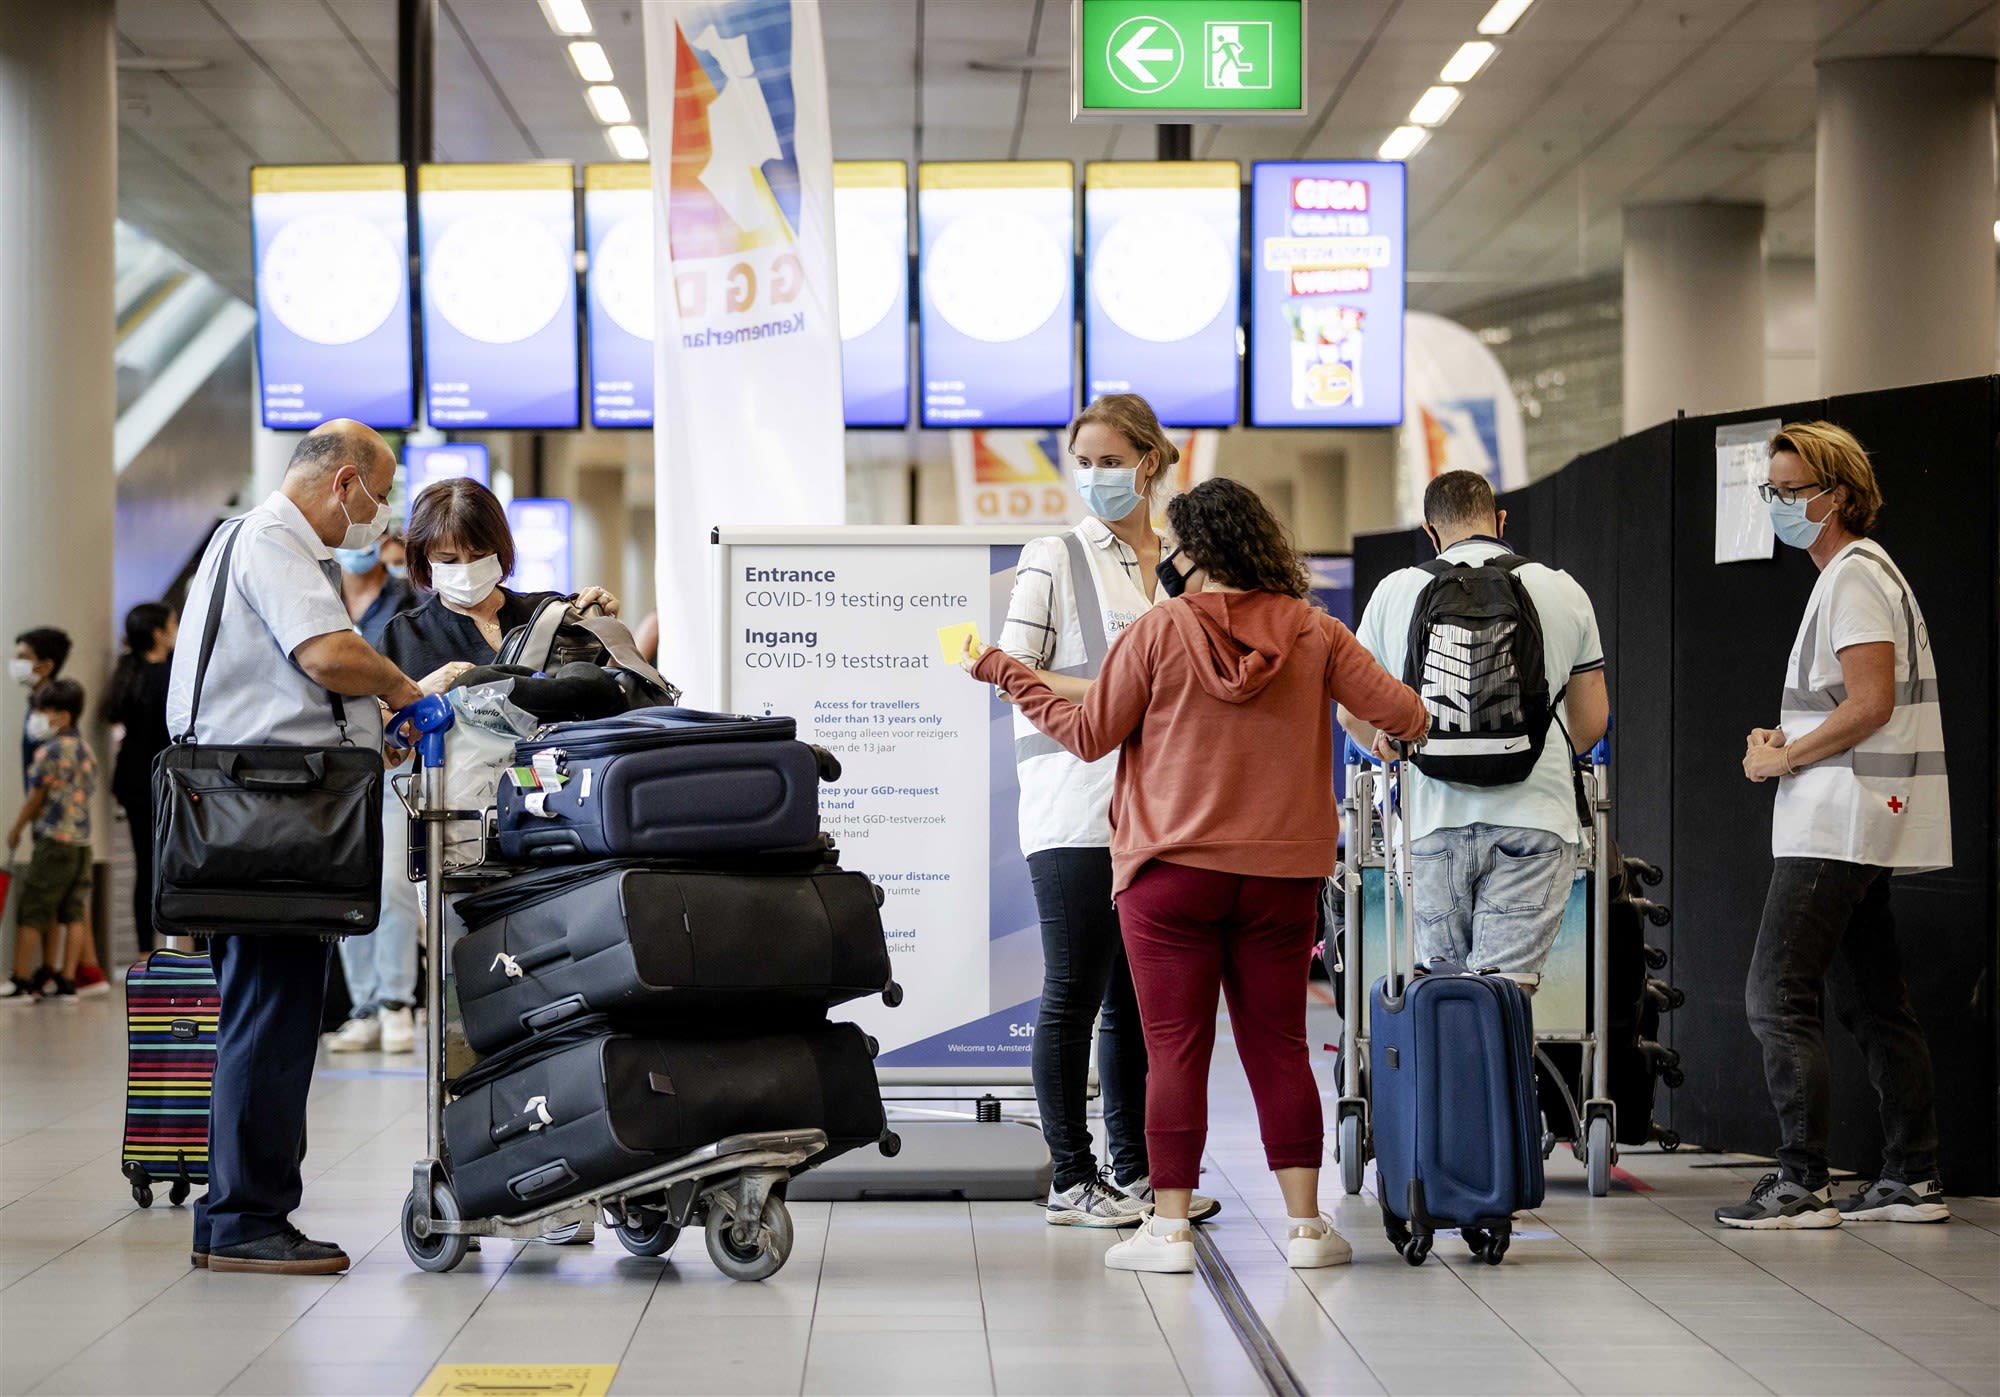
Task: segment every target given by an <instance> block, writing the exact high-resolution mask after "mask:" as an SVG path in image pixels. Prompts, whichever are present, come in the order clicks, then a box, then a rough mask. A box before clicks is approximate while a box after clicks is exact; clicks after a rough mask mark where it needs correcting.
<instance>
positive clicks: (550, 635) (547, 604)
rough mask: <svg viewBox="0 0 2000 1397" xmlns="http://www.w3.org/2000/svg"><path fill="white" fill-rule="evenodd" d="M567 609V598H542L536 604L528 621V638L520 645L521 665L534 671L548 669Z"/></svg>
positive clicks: (567, 612)
mask: <svg viewBox="0 0 2000 1397" xmlns="http://www.w3.org/2000/svg"><path fill="white" fill-rule="evenodd" d="M569 609H570V599H569V598H568V597H544V598H543V599H542V600H541V601H540V602H537V603H536V605H535V614H534V615H533V616H532V617H530V618H529V620H528V637H527V639H526V640H524V641H523V642H522V643H521V654H520V656H519V659H520V660H521V661H522V662H523V663H525V664H528V665H530V666H532V667H533V668H535V669H547V668H548V667H549V657H550V656H551V655H553V654H554V653H555V649H556V632H557V631H559V630H561V629H562V623H563V618H565V617H566V616H568V615H569Z"/></svg>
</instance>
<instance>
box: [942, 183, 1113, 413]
mask: <svg viewBox="0 0 2000 1397" xmlns="http://www.w3.org/2000/svg"><path fill="white" fill-rule="evenodd" d="M1074 186H1075V171H1074V169H1073V168H1072V167H1071V165H1070V163H1069V162H1068V161H1067V160H1016V161H990V162H973V163H964V164H945V163H935V164H924V165H919V166H918V167H917V233H918V239H919V248H918V267H917V279H918V283H919V286H920V292H919V304H918V318H919V322H920V323H919V326H918V328H919V330H920V332H921V333H920V335H919V354H920V359H921V365H922V369H921V372H922V377H923V425H924V426H926V427H1052V426H1057V425H1060V424H1065V423H1067V422H1068V421H1069V419H1070V417H1071V416H1072V415H1073V414H1074V412H1075V408H1076V353H1075V327H1074V321H1075V319H1076V191H1075V187H1074Z"/></svg>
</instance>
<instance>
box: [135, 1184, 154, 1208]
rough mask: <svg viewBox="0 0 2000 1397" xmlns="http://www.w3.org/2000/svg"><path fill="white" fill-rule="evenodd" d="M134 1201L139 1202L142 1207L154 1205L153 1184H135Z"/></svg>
mask: <svg viewBox="0 0 2000 1397" xmlns="http://www.w3.org/2000/svg"><path fill="white" fill-rule="evenodd" d="M132 1201H133V1202H134V1203H137V1204H138V1205H139V1206H140V1207H142V1208H150V1207H152V1206H153V1186H152V1185H151V1184H133V1185H132Z"/></svg>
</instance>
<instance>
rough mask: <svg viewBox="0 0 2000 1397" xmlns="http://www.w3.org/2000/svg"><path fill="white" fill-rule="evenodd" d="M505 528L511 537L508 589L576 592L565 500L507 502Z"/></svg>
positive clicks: (568, 517) (568, 506)
mask: <svg viewBox="0 0 2000 1397" xmlns="http://www.w3.org/2000/svg"><path fill="white" fill-rule="evenodd" d="M507 527H508V529H509V530H510V531H511V532H512V533H513V535H514V571H513V572H512V573H511V574H509V580H508V583H507V585H508V586H509V587H511V588H513V590H515V591H517V592H573V591H575V590H576V588H575V586H574V585H573V584H574V581H575V579H574V577H573V576H572V572H573V569H572V568H571V565H570V555H571V545H572V539H571V534H570V504H569V501H568V500H509V501H508V502H507Z"/></svg>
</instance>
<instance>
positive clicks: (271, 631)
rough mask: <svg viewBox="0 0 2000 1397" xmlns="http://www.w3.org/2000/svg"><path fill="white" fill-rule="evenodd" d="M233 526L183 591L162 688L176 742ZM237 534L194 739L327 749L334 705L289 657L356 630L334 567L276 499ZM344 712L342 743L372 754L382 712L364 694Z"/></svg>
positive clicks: (295, 513) (334, 736)
mask: <svg viewBox="0 0 2000 1397" xmlns="http://www.w3.org/2000/svg"><path fill="white" fill-rule="evenodd" d="M238 527H239V525H238V524H237V523H236V521H234V520H232V521H229V522H227V523H225V524H223V526H222V527H221V528H219V529H217V530H216V531H215V537H214V538H212V539H210V540H209V544H208V550H207V552H205V553H204V554H203V555H202V559H201V566H200V567H198V568H196V569H195V574H194V580H193V581H192V582H190V583H189V584H188V592H187V605H186V607H185V608H184V609H183V611H182V613H181V631H182V635H181V641H180V644H179V645H177V646H175V647H174V667H173V673H172V677H171V679H170V680H169V683H168V688H167V731H168V732H169V733H171V734H172V735H173V736H174V737H176V738H179V737H180V736H181V735H182V734H184V733H185V732H186V731H187V726H188V708H189V703H190V700H191V699H192V698H193V696H194V676H195V668H196V665H197V663H198V661H199V660H200V658H201V636H202V631H203V629H204V627H205V626H206V625H207V621H208V603H209V598H210V597H211V596H213V595H214V590H215V569H216V566H217V564H218V562H219V561H220V560H221V557H222V551H223V547H224V545H225V544H226V543H227V542H228V540H229V535H230V533H231V531H232V530H235V529H237V528H238ZM240 527H241V529H242V534H241V536H240V537H239V538H238V539H237V542H236V550H235V552H234V553H233V554H232V555H231V557H230V560H229V581H228V583H227V585H226V586H225V587H224V588H223V603H222V608H223V609H222V623H221V626H220V628H219V630H218V631H217V633H216V637H215V653H214V656H213V657H212V658H211V659H210V660H209V663H208V676H207V678H206V679H205V680H203V682H202V688H201V712H200V715H199V727H198V728H197V729H196V731H195V734H194V737H195V741H197V742H205V743H214V744H217V745H220V746H225V747H248V746H257V745H261V744H264V743H271V744H293V745H299V746H308V747H330V746H333V745H334V744H335V743H337V742H339V741H340V730H339V728H338V727H336V726H335V725H334V721H333V702H332V700H331V698H330V697H329V696H328V694H327V691H326V690H325V689H323V688H321V687H320V686H319V685H318V684H315V683H314V682H313V681H312V680H311V679H308V678H307V677H306V672H305V671H304V670H302V669H300V668H299V665H298V661H296V660H294V659H293V658H292V652H294V651H295V650H297V649H298V648H299V647H300V646H301V645H303V644H305V643H306V642H307V641H308V640H311V639H313V638H314V637H315V636H322V635H330V634H332V633H333V632H335V631H351V630H353V629H354V623H353V622H352V621H351V620H349V619H348V615H347V604H346V602H344V601H342V600H341V596H340V579H339V571H338V569H339V566H340V565H339V564H338V563H336V562H335V561H334V558H333V550H332V549H330V548H328V547H327V546H326V545H325V544H324V543H322V542H320V539H319V535H317V534H315V533H314V532H313V529H312V525H310V524H308V523H307V522H306V517H305V515H303V514H301V513H300V512H299V507H298V506H297V505H295V504H293V503H292V502H291V500H290V499H289V498H287V497H286V496H285V494H284V493H283V492H282V491H280V492H278V493H275V494H273V495H272V496H271V497H270V498H269V499H267V500H265V501H264V503H262V504H260V505H258V506H257V507H256V508H255V509H253V510H251V511H250V512H249V513H248V514H246V515H244V516H243V518H242V523H241V525H240ZM346 705H347V736H348V739H349V740H350V741H351V742H353V743H354V745H355V746H357V747H377V748H379V747H380V746H381V745H382V710H381V706H380V705H379V704H378V703H377V702H376V701H375V700H374V699H373V698H370V697H367V696H365V695H364V696H363V697H361V698H350V699H348V700H346Z"/></svg>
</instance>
